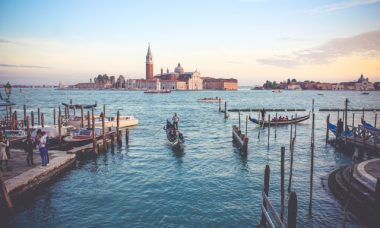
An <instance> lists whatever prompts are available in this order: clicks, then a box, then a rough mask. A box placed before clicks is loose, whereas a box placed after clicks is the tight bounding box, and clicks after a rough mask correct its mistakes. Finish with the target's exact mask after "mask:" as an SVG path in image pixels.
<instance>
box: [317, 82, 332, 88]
mask: <svg viewBox="0 0 380 228" xmlns="http://www.w3.org/2000/svg"><path fill="white" fill-rule="evenodd" d="M315 89H318V90H331V89H332V84H331V83H316V84H315Z"/></svg>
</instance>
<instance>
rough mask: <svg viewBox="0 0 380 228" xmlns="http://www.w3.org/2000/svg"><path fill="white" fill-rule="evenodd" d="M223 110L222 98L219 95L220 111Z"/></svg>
mask: <svg viewBox="0 0 380 228" xmlns="http://www.w3.org/2000/svg"><path fill="white" fill-rule="evenodd" d="M221 111H222V99H221V98H220V97H219V112H221Z"/></svg>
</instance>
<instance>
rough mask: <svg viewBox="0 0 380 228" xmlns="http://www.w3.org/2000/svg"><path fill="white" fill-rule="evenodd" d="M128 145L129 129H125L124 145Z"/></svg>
mask: <svg viewBox="0 0 380 228" xmlns="http://www.w3.org/2000/svg"><path fill="white" fill-rule="evenodd" d="M128 144H129V129H128V128H126V129H125V145H128Z"/></svg>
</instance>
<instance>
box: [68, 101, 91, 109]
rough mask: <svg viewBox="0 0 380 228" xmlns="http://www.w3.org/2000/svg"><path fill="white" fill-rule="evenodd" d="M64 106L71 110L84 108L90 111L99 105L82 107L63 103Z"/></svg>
mask: <svg viewBox="0 0 380 228" xmlns="http://www.w3.org/2000/svg"><path fill="white" fill-rule="evenodd" d="M62 105H64V106H66V107H69V108H70V109H81V108H82V106H83V108H85V109H89V108H95V107H96V106H97V103H95V104H93V105H82V104H67V103H63V102H62Z"/></svg>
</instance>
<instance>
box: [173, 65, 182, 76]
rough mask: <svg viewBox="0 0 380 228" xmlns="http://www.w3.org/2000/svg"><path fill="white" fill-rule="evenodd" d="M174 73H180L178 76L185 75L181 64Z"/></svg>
mask: <svg viewBox="0 0 380 228" xmlns="http://www.w3.org/2000/svg"><path fill="white" fill-rule="evenodd" d="M174 72H175V73H178V74H183V73H184V70H183V67H181V64H180V63H178V66H177V67H176V68H175V70H174Z"/></svg>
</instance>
